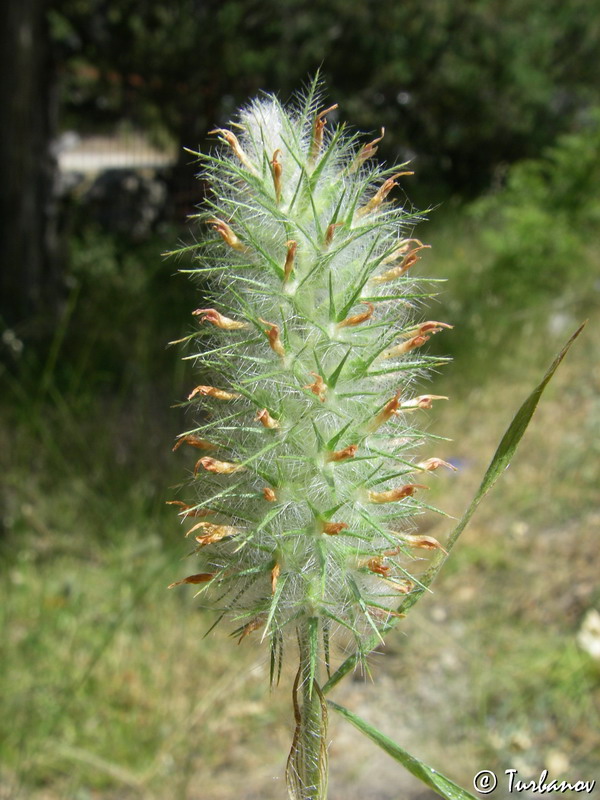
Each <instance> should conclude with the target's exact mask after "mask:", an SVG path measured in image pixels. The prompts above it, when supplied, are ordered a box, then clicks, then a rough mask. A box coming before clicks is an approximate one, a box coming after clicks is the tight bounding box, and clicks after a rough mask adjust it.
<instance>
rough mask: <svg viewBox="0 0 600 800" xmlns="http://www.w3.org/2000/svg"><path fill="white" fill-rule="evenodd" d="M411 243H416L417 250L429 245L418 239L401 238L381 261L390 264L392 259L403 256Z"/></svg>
mask: <svg viewBox="0 0 600 800" xmlns="http://www.w3.org/2000/svg"><path fill="white" fill-rule="evenodd" d="M411 244H416V245H418V247H417V248H416V249H419V250H420V249H421V248H423V247H430V246H431V245H425V244H423V242H422V241H421V240H420V239H401V240H400V242H399V243H398V245H397V246H396V247H395V248H394V249H393V250H392V252H391V253H390V254H389V256H386V257H385V258H384V259H383V261H382V262H381V263H382V264H392V263H393V262H394V261H398V260H399V259H401V258H404V256H405V255H406V253H407V251H408V249H409V247H410V245H411Z"/></svg>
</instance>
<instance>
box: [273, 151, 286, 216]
mask: <svg viewBox="0 0 600 800" xmlns="http://www.w3.org/2000/svg"><path fill="white" fill-rule="evenodd" d="M280 155H281V150H275V152H274V153H273V158H272V159H271V172H272V174H273V186H274V187H275V201H276V202H277V205H279V203H280V201H281V173H282V172H283V167H282V166H281V162H280V161H279V156H280Z"/></svg>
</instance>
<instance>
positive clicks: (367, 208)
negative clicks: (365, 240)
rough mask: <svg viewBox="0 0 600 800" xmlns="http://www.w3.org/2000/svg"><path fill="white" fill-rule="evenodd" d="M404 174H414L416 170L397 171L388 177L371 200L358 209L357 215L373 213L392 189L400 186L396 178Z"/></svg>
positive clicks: (362, 215)
mask: <svg viewBox="0 0 600 800" xmlns="http://www.w3.org/2000/svg"><path fill="white" fill-rule="evenodd" d="M403 175H414V172H397V173H396V174H395V175H392V177H391V178H388V179H387V180H386V181H384V182H383V183H382V185H381V186H380V187H379V189H378V190H377V191H376V192H375V194H374V195H373V197H372V198H371V199H370V200H369V202H368V203H367V204H366V205H364V206H363V207H362V208H359V209H358V211H357V212H356V216H357V217H364V216H365V215H366V214H371V213H372V212H373V211H375V210H376V209H378V208H379V206H380V205H381V204H382V203H383V201H384V200H385V198H386V197H387V196H388V194H389V193H390V192H391V191H392V189H393V188H394V187H395V186H398V184H397V183H396V180H395V179H396V178H401V177H402V176H403Z"/></svg>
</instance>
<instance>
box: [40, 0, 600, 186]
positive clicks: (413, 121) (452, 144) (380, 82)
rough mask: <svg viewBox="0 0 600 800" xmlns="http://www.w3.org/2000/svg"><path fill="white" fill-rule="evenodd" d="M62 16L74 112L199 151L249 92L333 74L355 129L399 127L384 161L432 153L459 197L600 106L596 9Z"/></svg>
mask: <svg viewBox="0 0 600 800" xmlns="http://www.w3.org/2000/svg"><path fill="white" fill-rule="evenodd" d="M52 19H53V23H54V30H55V33H56V38H57V40H58V41H59V42H60V44H61V47H62V49H63V55H64V56H65V58H66V59H67V60H66V70H65V81H64V95H63V96H64V100H65V102H66V104H67V106H68V108H69V109H70V111H71V112H75V113H77V112H81V111H83V110H85V112H86V115H88V119H94V118H96V119H98V118H99V117H100V116H103V118H104V119H106V118H107V115H109V116H110V115H112V116H114V117H118V116H119V115H122V114H123V111H124V110H125V111H126V112H127V113H130V112H131V113H132V116H133V117H135V119H134V121H137V122H140V121H143V122H144V123H145V124H146V125H154V126H155V127H156V126H158V125H160V126H162V127H163V128H164V129H166V130H168V131H170V132H171V133H172V134H173V135H174V136H175V138H176V139H177V141H178V142H181V143H182V144H186V145H188V146H191V147H195V146H197V144H198V142H199V141H201V140H203V139H204V136H205V132H206V130H207V129H208V128H209V127H210V126H213V125H215V124H217V123H218V122H222V121H223V119H226V118H227V115H228V114H230V113H232V112H233V110H234V108H235V107H236V106H237V105H238V104H239V103H240V102H243V100H244V99H245V98H246V97H247V96H249V95H252V94H253V93H255V92H256V91H257V90H259V89H261V88H262V89H267V90H274V91H277V92H279V94H280V95H282V96H283V97H284V98H285V97H286V96H287V95H288V94H289V92H290V91H291V90H293V89H294V88H296V87H297V86H298V85H299V84H301V83H302V81H303V80H305V79H306V77H307V76H308V75H309V74H310V73H313V72H314V71H315V69H317V67H318V66H319V65H320V64H322V65H323V75H324V77H325V79H326V82H327V86H328V90H329V94H330V96H331V97H333V98H335V99H336V100H338V101H339V102H341V103H343V105H344V112H345V116H346V117H349V118H350V119H352V120H353V122H354V123H355V124H356V125H358V126H360V127H362V128H367V129H372V128H374V127H375V126H376V125H381V124H383V125H385V126H386V127H387V129H388V137H387V141H386V142H384V146H383V147H382V153H383V154H384V155H388V156H389V157H392V156H396V155H397V154H398V153H399V152H400V153H401V155H403V154H404V155H406V156H412V155H415V154H417V155H418V156H420V157H422V161H423V164H422V165H421V166H420V174H421V175H423V172H424V169H426V170H427V172H428V174H429V175H430V176H435V178H436V179H437V180H440V181H441V182H443V183H445V184H446V186H447V187H448V188H450V189H451V190H453V191H458V192H465V191H467V192H473V191H477V190H479V189H481V188H482V187H484V186H486V185H487V184H488V183H489V180H490V176H491V175H492V172H493V169H494V167H495V166H496V165H498V164H500V163H502V162H512V161H514V160H516V159H519V158H522V157H528V156H531V155H535V154H537V153H538V152H539V151H540V150H541V149H542V148H543V147H544V146H546V145H548V144H550V143H552V141H554V139H555V137H556V135H557V134H558V133H560V132H564V131H566V130H568V129H569V127H570V126H571V125H572V124H573V121H574V119H575V117H576V114H577V111H578V110H579V109H580V108H582V107H585V106H586V105H588V104H590V103H593V102H594V101H597V100H598V86H599V85H600V66H599V62H598V59H597V58H595V56H594V54H595V53H597V51H598V47H599V45H600V15H599V14H598V13H597V9H596V8H595V4H593V3H589V2H588V0H546V2H544V3H539V2H538V0H430V2H427V3H423V2H419V0H400V1H399V0H377V1H375V0H313V2H311V3H306V2H304V1H303V0H171V1H170V2H166V0H162V2H156V0H154V1H153V2H150V0H142V2H140V0H118V2H115V1H114V0H111V1H110V2H109V0H59V2H58V3H55V5H54V8H53V11H52ZM133 98H138V100H137V102H136V103H135V104H134V103H133ZM140 98H141V100H142V102H140V101H139V99H140ZM134 105H135V110H134ZM90 112H93V113H90ZM79 119H81V117H79Z"/></svg>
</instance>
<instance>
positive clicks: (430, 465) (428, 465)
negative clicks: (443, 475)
mask: <svg viewBox="0 0 600 800" xmlns="http://www.w3.org/2000/svg"><path fill="white" fill-rule="evenodd" d="M438 467H448V469H452V470H454V472H456V467H455V466H454V464H450V463H449V462H448V461H442V459H441V458H428V459H427V460H426V461H420V462H419V463H418V464H417V469H424V470H427V471H428V472H431V470H433V469H438Z"/></svg>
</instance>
